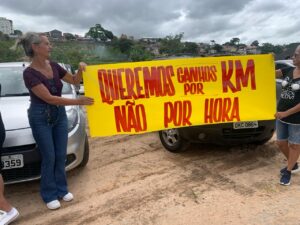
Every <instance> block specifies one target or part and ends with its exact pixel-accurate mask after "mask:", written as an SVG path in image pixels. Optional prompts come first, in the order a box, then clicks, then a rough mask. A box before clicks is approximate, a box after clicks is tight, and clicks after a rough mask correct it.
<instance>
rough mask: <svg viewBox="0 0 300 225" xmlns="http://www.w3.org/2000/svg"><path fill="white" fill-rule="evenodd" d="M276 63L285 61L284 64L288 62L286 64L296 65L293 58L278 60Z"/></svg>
mask: <svg viewBox="0 0 300 225" xmlns="http://www.w3.org/2000/svg"><path fill="white" fill-rule="evenodd" d="M275 63H283V64H286V65H290V66H294V64H293V60H291V59H281V60H276V61H275Z"/></svg>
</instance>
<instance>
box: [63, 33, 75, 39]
mask: <svg viewBox="0 0 300 225" xmlns="http://www.w3.org/2000/svg"><path fill="white" fill-rule="evenodd" d="M64 37H65V39H66V40H75V36H74V35H73V34H70V33H65V34H64Z"/></svg>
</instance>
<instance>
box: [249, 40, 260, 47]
mask: <svg viewBox="0 0 300 225" xmlns="http://www.w3.org/2000/svg"><path fill="white" fill-rule="evenodd" d="M251 46H256V47H258V46H259V42H258V40H255V41H253V42H252V43H251Z"/></svg>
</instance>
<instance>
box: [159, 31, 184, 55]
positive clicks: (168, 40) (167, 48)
mask: <svg viewBox="0 0 300 225" xmlns="http://www.w3.org/2000/svg"><path fill="white" fill-rule="evenodd" d="M182 38H183V33H180V34H176V35H175V36H172V35H169V36H166V37H165V38H163V39H161V42H160V48H159V52H160V53H165V54H167V55H176V54H179V53H182V52H183V49H184V45H183V43H181V39H182Z"/></svg>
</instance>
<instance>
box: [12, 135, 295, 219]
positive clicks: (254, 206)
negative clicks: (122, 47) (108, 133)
mask: <svg viewBox="0 0 300 225" xmlns="http://www.w3.org/2000/svg"><path fill="white" fill-rule="evenodd" d="M90 147H91V154H90V161H89V163H88V165H87V166H86V167H85V168H83V169H76V170H73V171H71V172H70V173H68V181H69V187H70V191H71V192H73V193H74V195H75V200H74V201H72V202H70V203H65V202H63V203H62V207H61V208H60V209H58V210H55V211H51V210H48V209H47V208H46V206H45V204H44V203H43V202H42V200H41V198H40V196H39V182H38V181H35V182H29V183H24V184H16V185H8V186H6V196H7V197H8V199H9V200H10V202H12V203H13V204H14V205H15V206H16V207H17V208H18V209H19V211H20V213H21V215H20V217H19V219H18V220H17V221H16V222H15V223H14V224H16V225H17V224H30V225H35V224H36V225H37V224H39V225H48V224H49V225H50V224H51V225H53V224H72V225H73V224H78V225H79V224H80V225H82V224H101V225H108V224H110V225H199V224H210V225H214V224H218V225H219V224H247V225H251V224H268V225H269V224H280V225H282V224H285V225H289V224H293V225H294V224H295V225H296V224H300V213H299V202H300V174H299V175H295V176H293V179H292V184H291V186H289V187H284V186H281V185H279V184H278V182H279V169H280V168H281V167H282V166H283V165H284V164H285V162H284V160H283V157H282V156H281V154H279V153H278V150H277V147H276V146H275V143H274V140H273V139H272V140H271V141H270V142H268V143H267V144H265V145H262V146H253V145H246V146H239V147H216V146H210V145H205V146H204V145H195V146H192V147H191V148H190V149H189V150H188V151H187V152H185V153H181V154H172V153H169V152H167V151H166V150H164V149H163V147H162V146H161V144H160V141H159V138H158V135H157V134H156V133H149V134H143V135H133V136H128V135H125V136H114V137H106V138H93V139H90Z"/></svg>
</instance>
